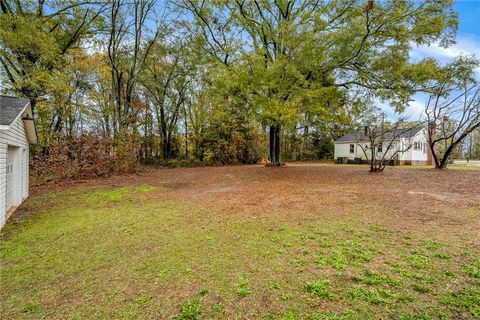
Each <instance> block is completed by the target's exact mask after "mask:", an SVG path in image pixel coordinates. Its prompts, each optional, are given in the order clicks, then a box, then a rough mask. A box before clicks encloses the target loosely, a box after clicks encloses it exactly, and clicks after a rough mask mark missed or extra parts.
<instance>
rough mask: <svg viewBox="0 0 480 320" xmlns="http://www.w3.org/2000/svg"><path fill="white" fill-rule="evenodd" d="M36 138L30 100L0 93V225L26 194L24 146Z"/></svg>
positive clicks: (26, 153)
mask: <svg viewBox="0 0 480 320" xmlns="http://www.w3.org/2000/svg"><path fill="white" fill-rule="evenodd" d="M36 142H37V134H36V131H35V125H34V122H33V114H32V108H31V107H30V101H29V100H28V99H20V98H17V97H11V96H5V95H0V228H2V227H3V226H4V225H5V222H6V220H7V218H8V217H9V216H10V215H11V214H12V213H13V211H14V210H15V209H16V208H17V207H18V206H19V205H20V204H21V203H22V201H23V200H25V198H26V197H27V196H28V172H29V154H28V150H29V144H32V143H36Z"/></svg>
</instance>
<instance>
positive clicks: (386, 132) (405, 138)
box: [357, 116, 419, 172]
mask: <svg viewBox="0 0 480 320" xmlns="http://www.w3.org/2000/svg"><path fill="white" fill-rule="evenodd" d="M417 128H419V125H418V124H411V123H408V122H406V121H405V119H404V118H401V119H399V120H397V121H395V122H393V123H388V124H387V123H385V121H384V119H383V116H382V117H377V118H376V119H375V120H373V121H371V122H370V123H369V125H368V126H365V127H364V130H363V131H361V132H359V133H358V134H357V145H358V146H359V147H360V149H362V151H363V153H364V155H365V158H366V159H367V160H368V163H369V165H370V172H382V171H383V170H384V169H385V167H386V166H387V165H388V164H390V163H391V162H392V161H395V160H397V155H399V154H401V153H403V152H406V151H408V150H409V149H410V148H411V147H412V140H413V135H414V134H415V133H416V130H415V129H417Z"/></svg>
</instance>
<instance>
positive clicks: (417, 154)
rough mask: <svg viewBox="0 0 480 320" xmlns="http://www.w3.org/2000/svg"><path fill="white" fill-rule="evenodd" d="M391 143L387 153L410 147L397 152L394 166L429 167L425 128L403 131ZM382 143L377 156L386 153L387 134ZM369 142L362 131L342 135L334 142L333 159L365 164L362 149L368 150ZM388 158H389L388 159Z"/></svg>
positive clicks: (390, 139)
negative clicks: (346, 159)
mask: <svg viewBox="0 0 480 320" xmlns="http://www.w3.org/2000/svg"><path fill="white" fill-rule="evenodd" d="M391 137H396V138H395V140H396V141H393V143H392V147H391V148H390V151H389V153H391V154H393V153H395V152H397V151H398V150H405V149H407V146H409V145H410V146H411V147H410V148H409V149H408V150H407V151H404V152H398V153H397V154H396V155H395V156H394V159H393V162H394V164H395V165H431V164H432V154H431V152H430V148H429V146H428V135H427V128H426V127H423V126H421V127H418V128H415V129H410V130H403V131H402V132H400V133H398V132H397V134H394V135H393V134H392V135H391ZM384 140H385V141H384V142H383V144H382V145H380V146H379V147H378V150H377V152H378V154H379V155H380V154H381V153H382V152H386V149H387V148H386V145H387V144H388V143H389V142H391V141H392V138H389V137H388V134H386V135H385V137H384ZM369 146H370V142H369V139H368V137H366V136H365V133H364V132H362V131H359V132H353V133H349V134H346V135H344V136H343V137H341V138H339V139H337V140H335V159H339V158H348V162H349V163H358V162H362V163H365V162H367V160H368V159H367V157H366V156H365V153H364V151H363V150H362V147H363V148H364V149H368V148H369ZM388 158H389V157H388Z"/></svg>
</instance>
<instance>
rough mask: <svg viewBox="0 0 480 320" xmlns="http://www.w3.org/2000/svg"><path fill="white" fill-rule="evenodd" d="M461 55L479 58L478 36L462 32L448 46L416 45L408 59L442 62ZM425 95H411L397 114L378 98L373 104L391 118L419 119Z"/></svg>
mask: <svg viewBox="0 0 480 320" xmlns="http://www.w3.org/2000/svg"><path fill="white" fill-rule="evenodd" d="M460 54H463V55H474V56H476V57H477V58H478V59H480V36H477V35H473V34H462V35H458V36H457V43H456V44H454V45H452V46H450V47H448V48H442V47H440V45H439V44H438V43H437V44H432V45H430V46H420V47H416V48H414V49H413V50H412V51H411V55H410V59H411V60H412V61H414V62H416V61H420V60H421V59H425V58H435V59H437V60H438V61H440V62H442V63H446V62H449V61H451V60H452V58H454V57H456V56H458V55H460ZM476 71H477V73H479V74H480V68H477V70H476ZM426 100H427V96H426V95H425V94H416V95H414V96H413V97H412V101H411V102H410V103H409V105H408V107H407V108H406V109H405V111H404V112H403V113H402V114H400V115H399V114H397V113H395V111H394V110H393V109H392V108H391V107H390V105H389V104H388V103H383V102H381V101H379V100H377V101H375V105H376V106H378V107H379V108H380V109H382V111H383V112H385V115H386V116H387V117H388V118H390V119H392V120H395V119H398V118H399V117H400V116H402V117H408V119H409V120H411V121H416V120H421V119H422V117H423V116H424V114H423V110H424V108H425V103H426Z"/></svg>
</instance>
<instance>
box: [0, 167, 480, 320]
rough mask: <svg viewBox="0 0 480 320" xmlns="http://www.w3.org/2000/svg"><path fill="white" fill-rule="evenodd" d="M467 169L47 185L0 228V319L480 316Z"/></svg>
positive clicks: (242, 170) (174, 173)
mask: <svg viewBox="0 0 480 320" xmlns="http://www.w3.org/2000/svg"><path fill="white" fill-rule="evenodd" d="M470 169H471V168H469V170H447V171H444V172H440V171H435V170H431V169H424V168H420V169H414V170H405V169H403V168H387V171H386V172H385V173H383V174H377V175H375V174H369V173H368V172H367V170H366V169H365V167H359V166H340V165H322V164H290V165H287V166H285V167H281V168H278V167H272V168H266V167H262V166H256V165H252V166H227V167H207V168H179V169H147V170H145V171H143V172H141V173H139V174H138V175H133V176H128V177H112V178H108V179H98V180H86V181H81V182H79V183H72V184H64V185H55V186H43V187H37V188H35V189H34V190H33V192H32V195H31V196H30V198H29V199H28V200H27V201H26V202H25V203H24V204H23V205H22V206H21V207H20V208H19V209H18V210H17V212H16V213H15V214H14V216H13V217H12V218H11V219H10V220H9V221H8V222H7V225H6V226H5V228H4V229H3V230H2V231H1V239H0V258H1V262H0V268H1V269H0V270H1V278H0V280H1V290H0V301H1V318H3V319H22V318H25V319H37V318H49V319H66V318H68V319H93V318H96V319H111V318H116V319H145V318H150V319H158V318H165V319H171V318H177V319H197V318H198V319H207V318H214V319H224V318H241V319H368V318H373V319H380V318H382V319H386V318H393V319H437V318H445V319H449V318H451V319H474V318H480V188H479V187H478V186H479V185H480V171H478V170H470Z"/></svg>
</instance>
